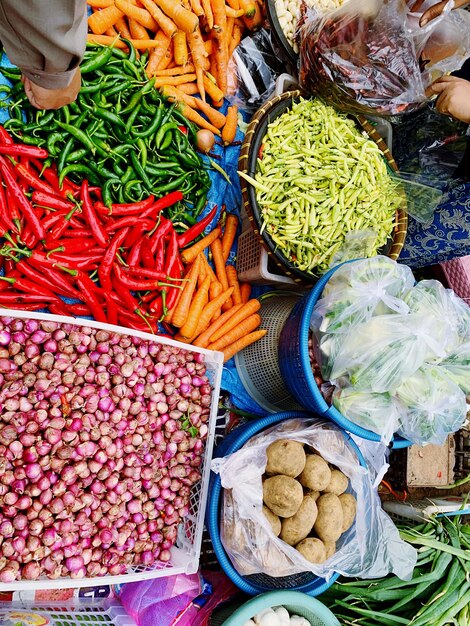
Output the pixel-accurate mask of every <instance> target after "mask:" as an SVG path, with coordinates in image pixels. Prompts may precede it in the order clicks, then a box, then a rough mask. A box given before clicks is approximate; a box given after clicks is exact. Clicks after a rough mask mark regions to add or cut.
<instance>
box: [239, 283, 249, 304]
mask: <svg viewBox="0 0 470 626" xmlns="http://www.w3.org/2000/svg"><path fill="white" fill-rule="evenodd" d="M240 294H241V296H242V302H243V304H245V303H246V302H248V300H249V299H250V295H251V285H250V283H240Z"/></svg>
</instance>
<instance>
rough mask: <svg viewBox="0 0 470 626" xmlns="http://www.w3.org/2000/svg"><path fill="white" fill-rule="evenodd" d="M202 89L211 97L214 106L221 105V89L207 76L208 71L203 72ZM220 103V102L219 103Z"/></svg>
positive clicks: (222, 97)
mask: <svg viewBox="0 0 470 626" xmlns="http://www.w3.org/2000/svg"><path fill="white" fill-rule="evenodd" d="M204 89H205V90H206V91H207V93H208V94H209V96H210V97H211V98H212V103H213V105H214V106H217V107H218V106H222V104H223V101H224V94H223V91H221V90H220V89H219V88H218V87H217V85H216V84H215V82H214V81H213V80H211V78H209V75H208V73H207V72H206V73H205V74H204ZM219 103H220V104H219Z"/></svg>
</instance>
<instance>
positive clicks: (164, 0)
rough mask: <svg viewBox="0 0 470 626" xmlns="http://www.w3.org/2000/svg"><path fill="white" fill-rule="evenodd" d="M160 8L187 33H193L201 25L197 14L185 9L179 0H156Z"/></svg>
mask: <svg viewBox="0 0 470 626" xmlns="http://www.w3.org/2000/svg"><path fill="white" fill-rule="evenodd" d="M155 1H156V3H157V4H158V6H159V7H160V9H161V10H162V11H163V12H164V13H166V14H167V15H168V17H170V18H171V19H172V20H173V22H174V23H175V24H176V26H177V27H178V28H179V29H180V30H183V31H184V32H185V33H193V32H194V31H195V30H196V29H197V28H198V27H199V20H198V17H197V15H194V13H192V11H188V9H185V8H184V7H183V6H182V5H181V4H180V3H179V2H177V0H155Z"/></svg>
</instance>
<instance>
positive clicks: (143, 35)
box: [128, 17, 150, 40]
mask: <svg viewBox="0 0 470 626" xmlns="http://www.w3.org/2000/svg"><path fill="white" fill-rule="evenodd" d="M128 22H129V30H130V31H131V35H132V39H137V40H139V39H142V40H144V39H147V40H149V39H150V35H149V34H148V32H147V30H146V29H145V28H144V27H143V26H142V24H139V22H136V21H135V20H133V19H132V18H131V17H129V18H128Z"/></svg>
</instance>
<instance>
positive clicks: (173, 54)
mask: <svg viewBox="0 0 470 626" xmlns="http://www.w3.org/2000/svg"><path fill="white" fill-rule="evenodd" d="M226 1H227V4H226V3H225V2H226ZM88 4H89V6H90V7H91V8H92V10H93V11H94V12H93V14H92V15H90V17H89V19H88V25H89V30H90V31H91V34H90V35H89V36H88V38H89V41H91V42H94V43H99V44H104V45H115V46H119V47H123V48H125V47H126V43H125V42H124V41H122V40H121V39H120V37H121V38H124V39H128V40H130V41H131V42H132V43H133V45H134V47H135V48H136V49H137V50H148V51H149V54H148V62H147V66H146V71H147V75H148V77H149V78H154V79H155V87H156V88H161V89H162V90H165V89H167V88H168V87H170V88H177V92H173V94H172V96H173V97H174V98H177V99H178V101H180V102H183V103H184V104H186V105H189V107H191V108H193V107H194V106H195V104H194V102H192V103H191V104H190V103H189V102H190V101H188V100H187V98H186V97H185V96H193V95H195V94H199V95H200V97H201V100H202V101H203V102H206V95H208V96H209V97H210V99H211V101H212V106H213V107H215V108H220V107H221V106H222V104H223V100H224V96H225V95H226V94H227V85H228V80H229V79H228V72H229V63H228V61H229V59H230V57H231V55H232V53H233V51H234V49H235V48H236V46H237V45H238V44H239V43H240V41H241V38H242V36H243V34H244V33H245V31H246V30H247V29H250V30H254V29H256V28H258V27H260V26H261V24H262V20H263V14H262V6H263V4H262V0H88ZM202 110H203V111H204V109H202ZM204 113H205V114H206V115H208V117H209V114H208V113H207V108H206V110H205V111H204ZM217 119H218V122H217V123H214V121H213V120H212V119H211V118H210V117H209V121H210V122H211V124H212V125H213V126H214V127H215V134H220V132H219V130H220V129H221V128H222V127H223V125H222V126H221V125H219V124H221V123H222V122H221V118H217ZM224 123H225V122H224ZM211 130H213V132H214V129H211Z"/></svg>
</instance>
